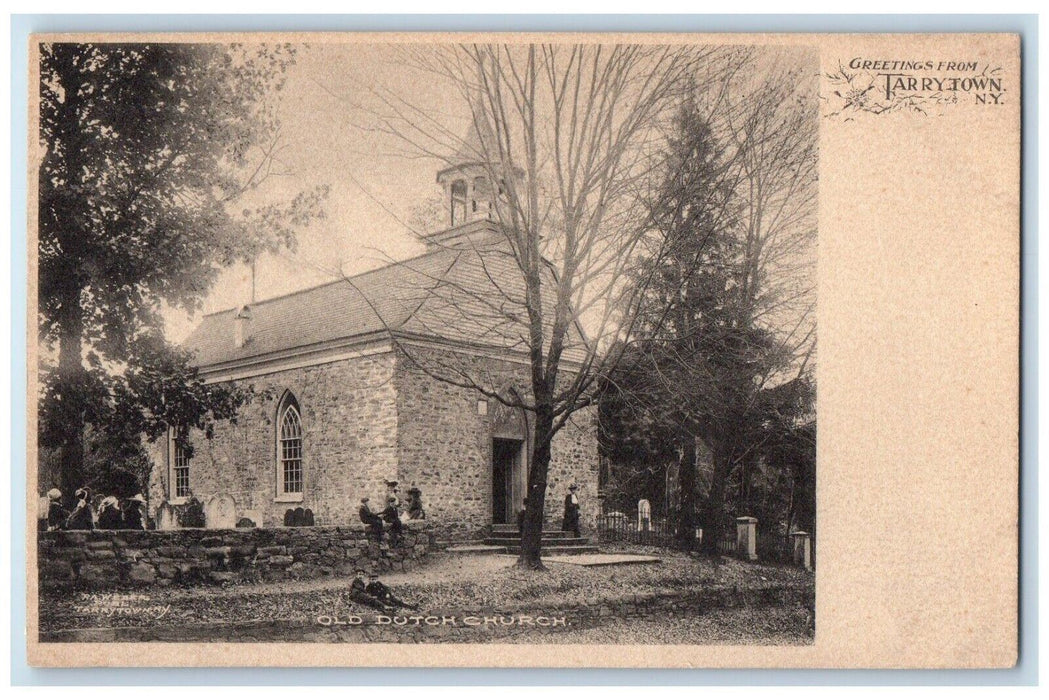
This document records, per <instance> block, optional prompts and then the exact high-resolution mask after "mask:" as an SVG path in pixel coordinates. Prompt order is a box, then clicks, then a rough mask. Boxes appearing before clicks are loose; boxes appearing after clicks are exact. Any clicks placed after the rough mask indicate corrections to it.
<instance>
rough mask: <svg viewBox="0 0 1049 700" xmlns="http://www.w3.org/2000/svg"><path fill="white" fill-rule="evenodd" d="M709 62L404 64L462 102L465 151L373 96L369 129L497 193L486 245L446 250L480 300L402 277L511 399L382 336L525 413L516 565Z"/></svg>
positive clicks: (502, 53) (627, 303) (617, 319)
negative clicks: (467, 343)
mask: <svg viewBox="0 0 1049 700" xmlns="http://www.w3.org/2000/svg"><path fill="white" fill-rule="evenodd" d="M720 55H721V54H720V52H718V51H715V50H713V49H703V48H694V47H668V46H635V45H613V46H605V45H555V44H546V45H535V44H529V45H456V46H449V47H441V48H438V49H437V50H436V52H435V51H434V50H433V49H432V48H427V49H425V50H422V49H420V50H415V51H414V52H411V53H408V54H407V55H406V56H407V59H408V61H409V62H411V63H413V64H414V65H416V66H417V67H419V68H422V69H423V70H427V71H430V72H432V74H433V75H435V76H437V77H438V78H440V79H442V80H445V81H447V82H448V84H449V85H452V86H454V88H455V89H456V90H458V92H459V94H460V96H461V98H462V101H463V103H464V104H466V105H469V108H470V122H471V130H470V136H468V137H467V138H466V139H464V138H463V137H462V135H461V132H460V131H459V130H457V129H454V128H451V127H449V126H447V125H445V124H442V123H441V122H440V121H439V120H438V119H437V118H436V117H435V116H434V115H432V114H431V113H430V112H428V111H427V109H426V106H425V105H419V104H415V103H413V102H412V100H411V98H407V97H405V96H402V95H397V94H395V93H376V94H377V95H378V98H379V100H380V101H381V104H382V107H381V109H380V110H379V112H380V113H381V119H380V122H379V126H378V127H377V128H378V129H379V130H380V131H382V132H384V133H386V134H389V135H392V136H394V137H396V138H397V139H399V140H400V142H401V143H403V144H405V145H406V146H407V147H408V151H409V152H410V153H412V154H415V155H420V154H421V155H427V156H431V157H433V158H438V159H442V160H444V161H445V162H448V163H449V165H454V163H453V162H452V154H453V153H455V154H457V155H458V157H459V158H460V159H461V158H462V157H463V155H464V154H465V155H467V156H468V157H469V159H470V160H471V161H472V162H474V163H476V164H479V165H480V166H482V167H483V169H484V172H485V174H486V179H487V181H488V182H489V183H492V184H491V186H492V187H493V188H495V189H496V190H497V191H496V192H495V193H494V196H493V197H492V210H491V212H490V218H491V219H492V220H493V221H494V223H495V226H494V227H493V228H494V229H495V230H496V232H497V234H496V240H494V241H482V242H480V243H477V242H474V243H471V244H470V245H468V246H467V248H468V249H467V250H465V251H464V250H462V245H463V244H462V243H461V242H458V243H457V245H458V246H459V251H458V252H457V254H456V256H457V264H463V262H462V260H463V259H464V258H469V259H470V262H469V263H468V264H471V265H473V266H475V268H476V271H477V274H479V275H481V276H482V278H483V279H484V280H485V281H486V283H487V284H486V285H485V291H484V292H481V293H479V292H478V290H477V289H476V288H471V287H470V286H469V285H461V284H456V283H454V282H448V281H447V280H444V279H441V278H440V277H441V276H440V274H438V273H435V272H433V271H426V270H419V271H418V273H419V274H421V275H423V276H424V277H432V282H433V283H432V284H427V285H417V288H420V289H424V290H425V291H424V292H423V294H424V295H425V296H426V297H429V298H430V300H431V303H434V302H433V298H435V297H436V298H438V299H439V302H438V303H440V304H442V305H443V306H444V307H445V308H446V310H447V314H449V315H450V316H453V317H455V318H456V319H458V322H460V323H462V324H464V325H466V326H468V327H471V328H472V329H473V332H472V333H471V334H470V335H471V338H472V339H474V340H476V339H477V338H478V337H481V338H485V339H488V338H490V339H492V340H493V342H495V341H497V342H498V344H499V345H501V346H503V347H510V348H512V349H517V350H520V351H522V352H523V353H525V354H526V355H527V358H528V366H529V370H530V372H529V379H530V381H529V386H528V387H527V389H525V390H522V391H510V390H508V389H507V388H506V386H505V385H504V384H502V383H500V382H501V380H500V378H499V377H496V376H493V375H492V373H491V372H490V371H489V370H488V369H486V368H485V367H483V366H479V365H478V364H477V363H474V362H470V361H467V360H464V359H463V358H462V357H461V356H459V355H457V354H455V353H430V354H424V353H421V352H419V351H418V349H416V348H413V347H412V346H411V345H410V344H409V343H407V342H403V341H404V340H405V334H404V333H403V332H400V333H399V332H398V329H397V328H396V327H395V326H394V324H389V328H390V331H391V335H392V336H394V337H395V340H396V341H397V342H398V343H399V347H400V349H401V350H402V351H403V352H404V353H405V354H406V355H407V356H408V357H409V358H410V359H411V360H412V362H413V363H414V364H415V365H416V366H418V367H419V368H420V369H421V370H422V371H424V372H426V373H427V374H429V375H431V376H433V377H435V378H437V379H439V380H441V381H444V382H449V383H451V384H454V385H457V386H460V387H465V388H469V389H471V390H475V391H478V392H480V393H481V394H483V395H485V396H487V397H489V398H491V399H494V400H496V401H498V402H500V403H501V404H503V405H505V406H509V407H512V408H514V409H523V410H524V411H526V412H527V413H528V415H529V416H530V421H529V428H530V430H531V432H532V439H531V440H530V441H529V444H530V449H531V454H530V459H529V472H528V478H527V509H526V514H525V519H524V527H523V533H522V553H521V557H520V559H519V562H518V565H519V566H521V567H524V568H542V562H541V560H540V546H541V534H542V523H543V513H544V506H545V499H546V490H547V477H548V468H549V464H550V459H551V442H552V440H553V438H554V436H555V435H556V434H557V433H558V431H560V430H561V429H562V428H563V427H564V426H565V425H566V423H567V422H568V421H569V420H570V419H571V418H572V416H573V415H574V414H576V413H577V412H579V411H581V410H583V409H586V408H588V407H590V406H591V405H593V404H594V402H595V400H596V398H595V397H596V394H597V391H598V383H597V382H596V381H595V380H596V379H597V377H599V376H601V375H602V374H603V373H605V372H606V371H607V369H608V367H609V366H610V365H612V364H614V363H615V362H616V361H617V359H618V354H619V353H618V352H616V351H612V352H609V351H608V350H609V349H610V348H620V347H622V344H621V343H616V342H614V341H616V340H619V339H622V338H624V337H628V336H629V335H630V334H631V332H632V329H633V324H634V321H635V319H636V309H637V298H638V292H639V290H638V287H637V285H636V284H632V283H631V284H628V283H626V282H627V278H628V275H627V274H626V273H627V270H629V269H630V266H631V265H632V264H633V262H634V261H635V259H636V257H637V254H638V252H639V245H640V243H641V241H642V240H643V239H644V238H645V236H646V233H647V231H648V228H649V216H648V212H647V210H646V208H645V207H643V206H639V202H640V199H641V196H642V194H643V190H644V188H645V187H646V183H647V178H648V177H649V176H650V175H651V173H652V171H653V169H654V168H656V167H657V166H658V165H659V163H660V162H661V161H660V157H659V147H660V145H661V144H662V142H663V138H664V136H663V133H662V130H661V129H662V127H663V126H664V121H665V119H666V118H667V116H668V110H669V109H670V108H671V107H672V106H673V105H674V104H675V103H676V101H677V100H678V98H679V97H680V95H681V94H682V92H683V90H684V89H685V88H686V87H687V85H688V84H690V83H691V82H692V81H694V80H695V76H696V75H697V73H698V72H699V71H698V70H697V68H698V67H699V66H706V68H705V72H706V73H708V74H712V71H711V70H710V66H711V65H713V62H714V61H715V59H717V60H719V61H720ZM724 63H725V65H729V64H730V63H731V61H724ZM408 264H409V265H410V263H408ZM453 264H456V263H453ZM420 301H422V300H420ZM375 308H377V309H378V307H377V305H376V307H375Z"/></svg>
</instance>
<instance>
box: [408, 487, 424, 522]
mask: <svg viewBox="0 0 1049 700" xmlns="http://www.w3.org/2000/svg"><path fill="white" fill-rule="evenodd" d="M408 519H409V520H425V519H426V511H424V510H423V492H422V491H420V490H419V489H418V487H416V485H415V484H412V487H411V488H410V489H408Z"/></svg>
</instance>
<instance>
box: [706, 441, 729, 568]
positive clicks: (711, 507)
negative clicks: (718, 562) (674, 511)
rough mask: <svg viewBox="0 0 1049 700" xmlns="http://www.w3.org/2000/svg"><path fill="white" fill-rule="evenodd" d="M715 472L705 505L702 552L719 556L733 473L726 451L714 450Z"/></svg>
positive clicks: (711, 478) (712, 475)
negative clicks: (728, 490) (728, 487)
mask: <svg viewBox="0 0 1049 700" xmlns="http://www.w3.org/2000/svg"><path fill="white" fill-rule="evenodd" d="M713 462H714V470H713V473H712V474H711V477H710V490H709V491H708V492H707V497H706V499H705V501H704V503H703V514H702V524H703V543H702V547H701V551H702V552H703V553H704V554H706V555H709V556H717V553H718V542H719V541H720V539H721V536H722V535H723V534H724V529H725V487H726V486H727V484H728V477H729V473H730V472H731V471H732V458H731V456H730V455H729V454H728V453H727V451H726V450H724V449H719V448H715V449H714V450H713Z"/></svg>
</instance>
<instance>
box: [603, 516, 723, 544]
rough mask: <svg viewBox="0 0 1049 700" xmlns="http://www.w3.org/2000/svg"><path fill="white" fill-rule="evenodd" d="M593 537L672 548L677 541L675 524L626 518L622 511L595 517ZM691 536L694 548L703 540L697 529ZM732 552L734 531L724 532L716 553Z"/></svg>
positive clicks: (663, 520) (661, 519) (655, 519)
mask: <svg viewBox="0 0 1049 700" xmlns="http://www.w3.org/2000/svg"><path fill="white" fill-rule="evenodd" d="M597 537H598V540H599V541H601V542H625V543H628V544H640V545H650V546H654V547H672V546H675V545H676V544H677V527H676V526H675V524H674V523H670V522H667V520H666V519H665V518H652V519H646V520H640V519H638V518H637V517H634V518H629V517H627V516H626V515H625V514H622V513H610V514H606V515H602V516H600V517H599V518H598V520H597ZM693 537H694V539H695V546H696V548H699V546H700V544H701V543H702V541H703V531H702V530H700V529H698V528H697V529H696V531H695V532H694V533H693ZM735 551H736V533H735V532H734V531H732V532H726V533H724V534H723V535H722V537H720V538H719V539H718V552H720V553H721V554H734V553H735Z"/></svg>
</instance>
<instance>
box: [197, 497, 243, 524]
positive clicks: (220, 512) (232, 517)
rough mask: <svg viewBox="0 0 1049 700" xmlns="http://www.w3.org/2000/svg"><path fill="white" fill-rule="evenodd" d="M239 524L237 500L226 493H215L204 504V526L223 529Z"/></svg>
mask: <svg viewBox="0 0 1049 700" xmlns="http://www.w3.org/2000/svg"><path fill="white" fill-rule="evenodd" d="M236 526H237V502H236V501H234V500H233V496H230V495H229V494H226V493H220V494H215V495H214V496H212V497H211V498H209V499H208V502H207V504H205V506H204V527H206V528H208V529H209V530H222V529H227V528H234V527H236Z"/></svg>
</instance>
